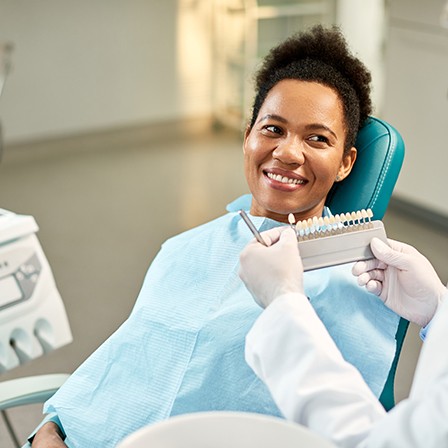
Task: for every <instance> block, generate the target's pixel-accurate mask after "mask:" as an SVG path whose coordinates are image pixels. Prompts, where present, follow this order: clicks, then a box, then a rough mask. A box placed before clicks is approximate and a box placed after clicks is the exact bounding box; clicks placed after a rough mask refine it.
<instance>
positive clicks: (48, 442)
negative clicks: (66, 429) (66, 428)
mask: <svg viewBox="0 0 448 448" xmlns="http://www.w3.org/2000/svg"><path fill="white" fill-rule="evenodd" d="M62 439H63V436H62V434H61V430H60V429H59V426H58V425H57V424H56V423H53V422H47V423H45V425H43V426H42V427H41V428H40V429H39V431H37V433H36V435H35V436H34V439H33V441H32V443H31V446H32V447H33V448H67V445H66V444H65V443H64V442H63V440H62Z"/></svg>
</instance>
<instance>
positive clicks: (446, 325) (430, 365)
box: [362, 292, 448, 448]
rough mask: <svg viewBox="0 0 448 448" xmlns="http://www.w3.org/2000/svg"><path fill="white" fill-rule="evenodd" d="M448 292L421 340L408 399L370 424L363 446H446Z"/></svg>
mask: <svg viewBox="0 0 448 448" xmlns="http://www.w3.org/2000/svg"><path fill="white" fill-rule="evenodd" d="M447 299H448V292H447V293H446V294H445V297H444V299H443V303H442V305H441V307H440V308H439V310H438V312H437V314H436V316H435V317H434V318H433V320H432V322H431V329H430V330H429V332H428V335H427V337H426V339H425V342H424V344H423V348H422V350H421V353H420V357H419V360H418V364H417V368H416V371H415V375H414V381H413V383H412V387H411V392H410V395H409V398H408V399H407V400H403V401H402V402H400V403H399V404H398V405H397V406H395V407H394V408H393V409H392V410H391V411H390V412H389V414H388V415H387V417H386V418H384V419H383V420H382V421H379V422H378V423H376V424H375V425H374V426H373V427H372V431H371V434H370V436H369V437H368V439H366V440H365V441H364V443H363V444H362V447H369V448H386V447H396V446H405V447H406V448H419V447H425V448H440V447H442V446H443V447H446V446H448V355H447V351H446V343H447V341H448V300H447Z"/></svg>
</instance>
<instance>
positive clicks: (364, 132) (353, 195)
mask: <svg viewBox="0 0 448 448" xmlns="http://www.w3.org/2000/svg"><path fill="white" fill-rule="evenodd" d="M355 146H356V148H357V150H358V156H357V159H356V162H355V164H354V166H353V169H352V172H351V173H350V175H349V176H348V177H347V178H346V179H344V180H343V181H342V182H339V183H335V184H334V186H333V189H332V190H331V191H330V193H329V195H328V197H327V203H326V205H328V206H329V207H330V209H331V211H332V213H335V214H336V213H346V212H348V211H354V210H361V209H363V208H364V209H367V208H370V209H372V211H373V216H374V219H382V218H383V217H384V214H385V213H386V209H387V206H388V204H389V200H390V198H391V196H392V191H393V189H394V186H395V183H396V181H397V179H398V174H399V173H400V170H401V166H402V164H403V159H404V142H403V139H402V138H401V136H400V134H399V132H398V131H397V130H396V129H395V128H393V127H392V126H391V125H390V124H388V123H386V122H385V121H383V120H380V119H378V118H374V117H370V118H369V119H368V121H367V123H366V124H365V125H364V126H363V128H362V129H361V130H360V131H359V133H358V136H357V139H356V145H355ZM408 326H409V322H408V321H407V320H406V319H403V318H401V319H400V323H399V325H398V330H397V333H396V335H395V340H396V341H397V350H396V354H395V358H394V362H393V365H392V368H391V369H390V371H389V376H388V378H387V382H386V385H385V387H384V389H383V392H382V394H381V396H380V401H381V403H382V405H383V406H384V408H385V409H386V410H387V411H388V410H390V409H391V408H393V407H394V405H395V398H394V382H395V372H396V370H397V365H398V360H399V358H400V353H401V349H402V346H403V342H404V338H405V336H406V332H407V329H408Z"/></svg>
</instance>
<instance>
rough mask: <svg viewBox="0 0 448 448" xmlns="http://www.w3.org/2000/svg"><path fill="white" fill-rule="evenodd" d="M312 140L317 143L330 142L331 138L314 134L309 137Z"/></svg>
mask: <svg viewBox="0 0 448 448" xmlns="http://www.w3.org/2000/svg"><path fill="white" fill-rule="evenodd" d="M308 140H310V141H312V142H317V143H327V144H328V143H329V140H328V138H327V137H325V136H324V135H313V136H311V137H309V139H308Z"/></svg>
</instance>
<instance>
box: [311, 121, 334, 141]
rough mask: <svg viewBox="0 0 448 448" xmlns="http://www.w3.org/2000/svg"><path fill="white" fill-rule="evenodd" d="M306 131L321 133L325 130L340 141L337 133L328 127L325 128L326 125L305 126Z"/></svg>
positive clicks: (312, 124)
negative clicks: (320, 131)
mask: <svg viewBox="0 0 448 448" xmlns="http://www.w3.org/2000/svg"><path fill="white" fill-rule="evenodd" d="M305 129H307V130H309V131H319V130H322V129H323V130H325V131H327V132H329V133H330V134H331V135H332V136H333V137H334V138H335V139H336V140H338V136H337V135H336V133H335V132H334V131H333V130H332V129H331V128H329V127H328V126H325V125H324V124H321V123H311V124H308V125H306V126H305Z"/></svg>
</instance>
